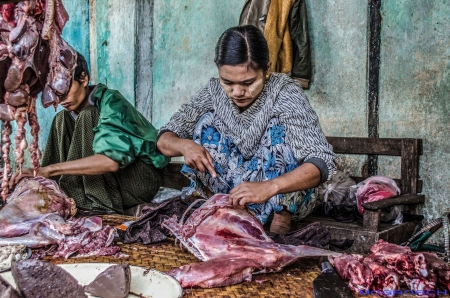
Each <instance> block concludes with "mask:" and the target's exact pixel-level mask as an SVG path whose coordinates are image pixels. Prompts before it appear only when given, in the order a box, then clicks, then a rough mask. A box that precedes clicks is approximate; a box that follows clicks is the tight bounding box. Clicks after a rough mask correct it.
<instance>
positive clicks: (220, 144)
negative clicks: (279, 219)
mask: <svg viewBox="0 0 450 298" xmlns="http://www.w3.org/2000/svg"><path fill="white" fill-rule="evenodd" d="M285 136H286V133H285V126H284V125H283V123H281V121H280V120H279V119H278V118H272V119H271V120H270V121H269V124H268V126H267V128H266V130H265V132H264V134H263V136H262V138H261V141H260V144H259V147H258V148H257V150H256V153H255V155H254V156H253V157H251V158H249V159H246V158H244V156H243V155H242V154H241V153H240V152H239V149H238V147H237V146H236V145H235V144H234V143H233V142H232V139H231V136H230V134H229V133H228V131H227V128H226V126H225V125H224V124H223V123H222V121H221V120H220V119H219V117H218V116H217V115H216V114H215V113H213V112H209V113H206V114H204V115H203V116H202V117H201V118H200V120H199V121H198V123H197V125H196V127H195V130H194V136H193V140H194V141H195V142H196V143H198V144H200V145H202V146H203V147H205V148H206V149H207V150H208V152H209V153H210V154H211V156H212V158H213V160H214V168H215V170H216V172H217V174H218V175H219V177H218V178H216V179H214V178H212V176H211V175H210V173H209V172H206V173H202V172H200V171H197V170H194V169H192V168H190V167H188V166H187V165H184V166H183V168H182V170H181V172H182V173H183V174H184V175H186V176H187V177H188V178H189V179H190V180H191V186H190V189H189V192H191V193H192V192H194V191H197V192H198V193H200V194H201V195H202V196H204V197H206V195H205V192H204V189H203V187H204V186H207V187H208V188H209V189H210V190H211V191H212V192H213V193H229V192H230V190H231V189H232V188H233V187H234V186H237V185H239V184H240V183H242V182H244V181H266V180H271V179H274V178H277V177H279V176H281V175H283V174H285V173H287V172H290V171H292V170H294V169H295V168H297V167H298V166H299V162H298V161H297V160H296V159H295V157H294V154H293V152H292V149H291V148H290V146H289V144H287V143H286V138H285ZM312 193H313V191H312V190H308V191H302V192H295V193H290V194H284V195H276V196H274V197H272V198H270V199H269V200H268V201H267V202H266V203H264V204H249V205H248V207H249V208H250V209H251V210H252V211H254V212H255V214H256V215H257V217H258V218H259V219H260V220H261V222H262V223H263V224H265V223H266V222H267V220H268V218H269V215H270V214H271V213H272V212H280V211H281V210H282V209H283V206H286V207H287V209H288V210H289V211H290V212H292V213H297V214H298V213H299V210H303V211H302V213H303V216H301V217H305V216H306V215H307V214H304V213H305V212H304V210H306V209H307V210H310V209H311V210H312V208H310V206H311V204H312V203H314V202H313V200H311V198H312V197H313V196H311V194H312ZM305 207H307V208H306V209H305ZM309 212H310V211H309ZM309 212H308V213H309Z"/></svg>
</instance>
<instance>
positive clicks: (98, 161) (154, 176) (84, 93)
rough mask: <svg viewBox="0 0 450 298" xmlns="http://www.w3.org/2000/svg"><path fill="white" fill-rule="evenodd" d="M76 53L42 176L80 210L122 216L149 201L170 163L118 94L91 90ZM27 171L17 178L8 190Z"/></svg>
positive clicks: (148, 127)
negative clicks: (75, 60)
mask: <svg viewBox="0 0 450 298" xmlns="http://www.w3.org/2000/svg"><path fill="white" fill-rule="evenodd" d="M88 82H89V71H88V67H87V63H86V60H85V59H84V57H83V56H82V55H80V54H79V53H78V57H77V67H76V69H75V73H74V78H73V81H72V85H71V87H70V90H69V92H68V94H67V96H66V97H65V98H64V99H63V100H62V101H61V102H60V105H61V106H62V107H63V108H64V111H61V112H59V113H58V114H56V116H55V119H54V120H53V123H52V127H51V131H50V135H49V138H48V141H47V146H46V148H45V151H44V154H43V158H42V167H41V168H40V169H39V172H38V175H39V176H43V177H46V178H52V179H55V180H56V181H58V184H59V185H60V187H61V188H62V189H63V190H64V191H65V192H66V194H67V195H68V196H69V197H72V198H73V199H74V200H75V202H76V204H77V207H78V208H79V209H81V210H83V209H84V210H89V211H95V212H98V213H109V212H114V213H123V210H124V209H127V208H130V207H133V206H135V205H138V204H140V203H145V202H149V201H151V199H152V198H153V197H154V196H155V194H156V193H157V191H158V189H159V186H160V184H161V175H160V173H159V170H158V169H161V168H162V167H164V166H165V165H167V164H168V162H169V159H168V158H167V157H165V156H164V155H162V154H161V153H159V152H158V151H157V149H156V136H157V130H156V129H155V128H154V127H153V125H152V124H151V123H150V122H149V121H147V119H145V117H144V116H142V114H140V113H139V112H138V111H137V110H136V109H135V108H134V107H133V106H132V105H131V104H130V103H129V102H128V101H127V100H126V98H125V97H124V96H123V95H122V94H120V92H118V91H116V90H111V89H108V88H107V87H106V86H105V85H103V84H98V85H96V86H89V85H88ZM32 175H33V170H32V169H26V170H23V171H22V175H20V174H19V173H16V174H14V176H13V177H12V179H11V182H10V187H11V188H12V187H13V186H14V185H15V184H17V183H18V182H19V181H20V179H21V178H22V177H27V176H32Z"/></svg>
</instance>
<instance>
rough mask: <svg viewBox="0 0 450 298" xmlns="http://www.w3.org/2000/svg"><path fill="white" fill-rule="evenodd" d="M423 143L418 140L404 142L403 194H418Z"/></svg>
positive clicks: (402, 160)
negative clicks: (420, 156) (421, 146)
mask: <svg viewBox="0 0 450 298" xmlns="http://www.w3.org/2000/svg"><path fill="white" fill-rule="evenodd" d="M420 145H421V143H420V141H419V140H418V139H403V140H402V155H401V163H402V165H401V180H402V183H401V184H402V187H401V188H400V189H401V190H402V193H408V194H417V192H418V187H417V180H418V179H419V152H420V149H419V147H420Z"/></svg>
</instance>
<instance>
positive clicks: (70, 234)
mask: <svg viewBox="0 0 450 298" xmlns="http://www.w3.org/2000/svg"><path fill="white" fill-rule="evenodd" d="M75 213H76V207H75V202H74V201H73V200H72V199H71V198H69V197H67V196H66V194H65V193H64V192H63V191H62V190H61V189H60V188H59V186H58V185H57V184H56V182H54V181H53V180H49V179H45V178H43V177H35V178H24V179H23V180H22V181H21V182H20V183H19V184H18V185H17V187H16V189H15V190H14V192H13V193H12V194H11V196H10V197H9V199H8V202H7V204H6V205H5V206H4V207H3V209H2V210H0V246H4V245H10V244H24V245H27V246H29V247H32V248H37V247H46V246H49V245H54V247H53V249H52V250H50V251H46V253H47V252H49V253H47V254H52V255H53V256H54V257H65V258H68V257H69V256H71V255H73V254H77V256H93V255H97V256H99V255H115V254H116V253H118V252H119V250H120V248H119V247H117V246H112V245H111V244H112V242H113V240H114V229H113V228H111V227H110V226H103V225H102V220H101V218H99V217H81V218H76V219H75V218H72V216H73V215H75Z"/></svg>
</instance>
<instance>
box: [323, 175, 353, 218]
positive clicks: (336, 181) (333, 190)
mask: <svg viewBox="0 0 450 298" xmlns="http://www.w3.org/2000/svg"><path fill="white" fill-rule="evenodd" d="M355 184H356V183H355V181H353V179H352V178H350V177H349V176H348V175H347V174H346V173H344V172H342V171H337V173H336V174H335V175H333V177H332V178H331V179H330V180H329V181H327V182H325V183H323V184H321V185H319V186H318V187H317V190H318V194H319V199H320V200H321V201H322V204H323V206H324V211H325V214H330V212H331V210H332V209H333V208H334V207H336V206H342V205H343V206H352V205H356V201H352V200H351V199H349V192H350V188H351V187H352V186H354V185H355Z"/></svg>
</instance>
